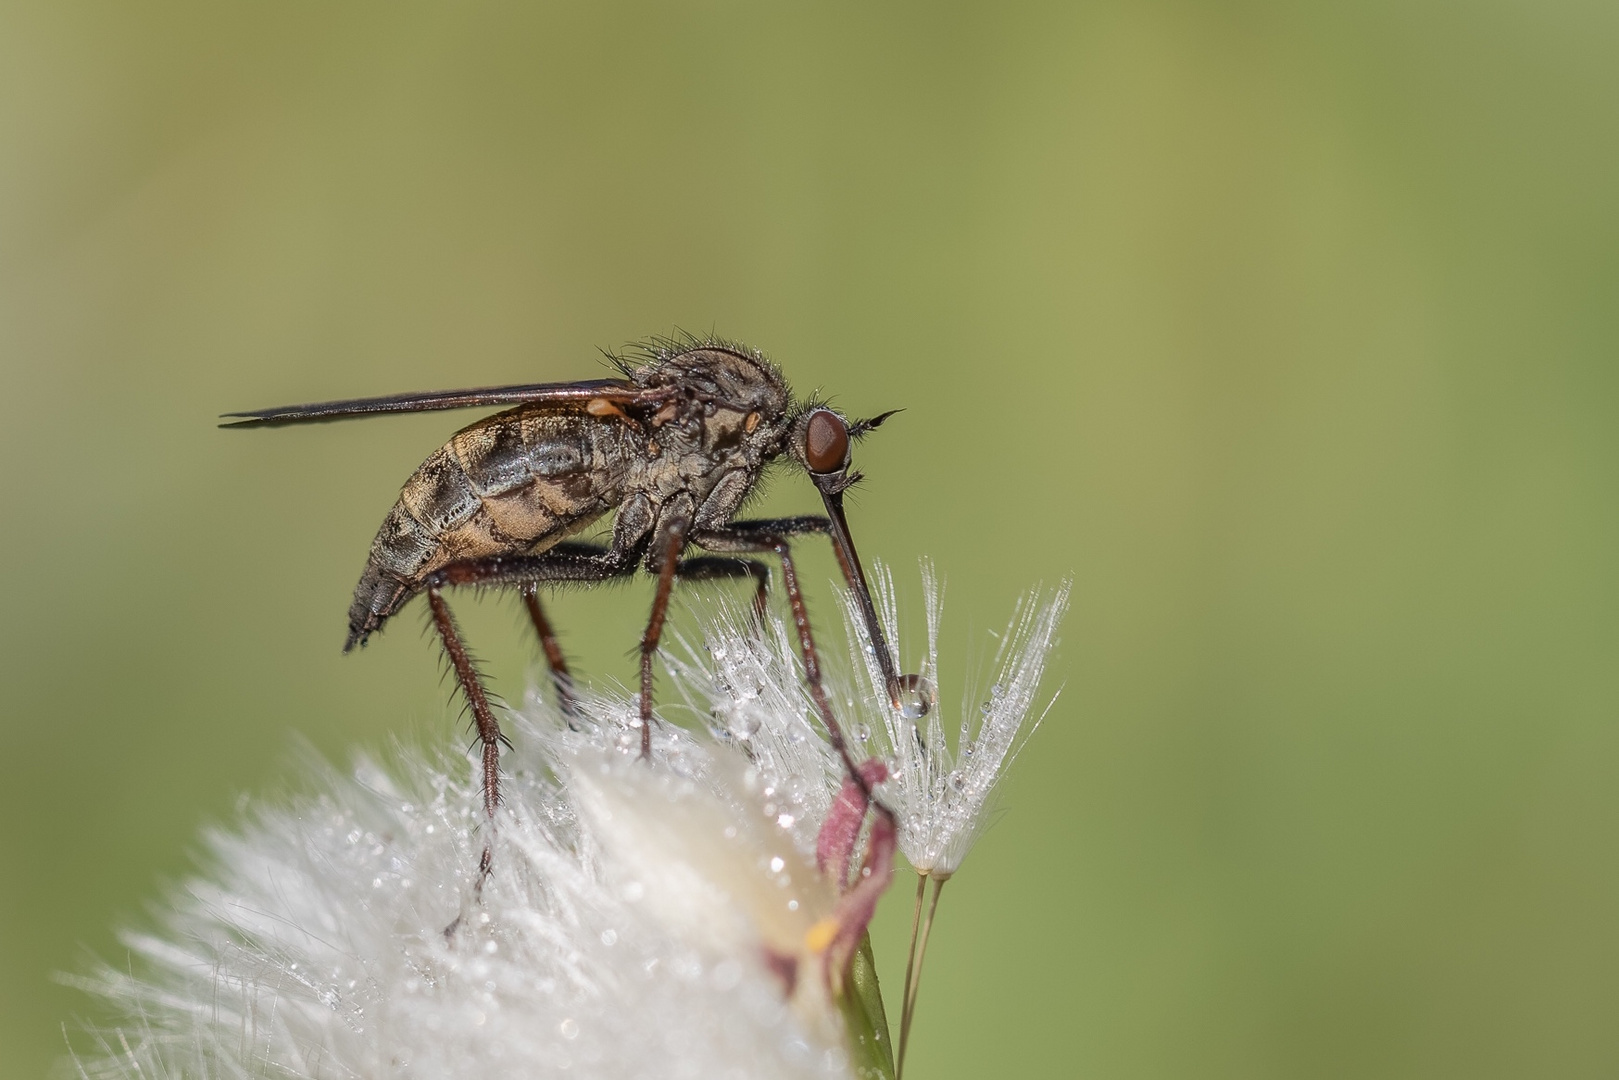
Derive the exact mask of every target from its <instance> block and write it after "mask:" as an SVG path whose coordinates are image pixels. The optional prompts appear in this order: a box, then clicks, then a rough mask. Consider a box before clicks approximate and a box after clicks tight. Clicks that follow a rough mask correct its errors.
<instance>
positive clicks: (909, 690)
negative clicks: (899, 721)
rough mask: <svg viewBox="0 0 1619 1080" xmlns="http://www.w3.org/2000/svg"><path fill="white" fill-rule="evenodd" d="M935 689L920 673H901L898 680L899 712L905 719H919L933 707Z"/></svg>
mask: <svg viewBox="0 0 1619 1080" xmlns="http://www.w3.org/2000/svg"><path fill="white" fill-rule="evenodd" d="M935 696H936V691H935V690H934V689H933V684H932V683H930V682H928V681H927V680H926V679H924V678H923V677H922V676H920V675H902V676H900V680H899V714H900V715H901V716H903V717H904V718H905V719H907V720H920V719H922V717H924V716H926V715H927V714H928V713H929V712H930V711H931V710H932V708H933V701H934V698H935Z"/></svg>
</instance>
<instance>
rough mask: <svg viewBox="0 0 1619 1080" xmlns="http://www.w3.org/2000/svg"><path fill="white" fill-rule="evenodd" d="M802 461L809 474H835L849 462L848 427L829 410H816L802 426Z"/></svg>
mask: <svg viewBox="0 0 1619 1080" xmlns="http://www.w3.org/2000/svg"><path fill="white" fill-rule="evenodd" d="M804 459H805V461H806V462H808V464H809V467H810V472H817V473H829V472H837V471H838V470H839V469H841V468H843V466H844V464H845V463H847V462H848V460H849V427H848V425H847V424H845V423H844V422H843V419H842V418H841V417H839V416H838V414H837V413H835V412H833V411H832V410H831V409H816V410H815V411H814V412H812V413H810V418H809V423H808V424H806V425H804Z"/></svg>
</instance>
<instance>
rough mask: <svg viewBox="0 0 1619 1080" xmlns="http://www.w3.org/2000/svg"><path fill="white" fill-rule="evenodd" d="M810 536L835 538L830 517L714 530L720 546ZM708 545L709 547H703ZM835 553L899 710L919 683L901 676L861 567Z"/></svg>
mask: <svg viewBox="0 0 1619 1080" xmlns="http://www.w3.org/2000/svg"><path fill="white" fill-rule="evenodd" d="M809 533H824V534H826V535H827V536H829V537H830V536H832V535H833V531H832V522H831V519H829V518H824V517H819V516H806V517H791V518H761V519H758V520H754V521H733V522H730V523H729V524H727V525H726V526H724V528H722V529H716V530H714V535H716V536H718V537H721V538H723V539H722V540H721V543H727V542H729V543H733V544H734V543H736V542H744V543H745V542H748V541H750V540H752V541H756V542H764V541H767V540H769V539H771V538H784V537H788V536H803V535H807V534H809ZM704 546H705V547H706V546H708V545H707V544H705V545H704ZM710 550H712V551H733V550H736V551H739V550H744V549H742V548H736V547H713V548H710ZM832 552H833V554H835V555H837V557H838V567H839V569H841V570H842V571H843V580H844V583H845V584H847V585H848V586H849V591H850V592H851V593H853V594H854V598H855V601H856V602H857V603H858V604H859V607H860V618H861V621H862V622H864V623H865V624H866V636H867V637H868V638H869V639H870V641H871V651H872V655H873V656H874V657H875V658H876V660H877V667H878V668H879V669H880V670H881V671H882V673H883V682H884V683H885V684H887V687H888V698H889V701H890V703H891V704H892V705H893V706H894V708H895V709H896V710H898V709H899V708H900V706H901V691H910V692H912V693H913V694H920V691H921V689H922V687H921V684H920V680H919V679H918V677H917V676H915V675H904V676H901V675H900V674H899V669H898V667H897V666H896V661H895V659H894V654H893V651H892V650H890V649H889V647H888V638H887V635H885V634H884V633H883V627H882V623H881V622H880V621H878V619H877V608H876V605H875V604H873V603H872V601H871V590H870V589H869V588H868V587H867V586H866V579H865V576H864V575H863V574H861V573H860V569H859V567H857V566H855V565H853V564H852V563H851V562H850V561H849V556H848V553H847V552H845V551H844V549H843V545H842V544H840V543H838V542H837V541H836V539H834V540H833V543H832ZM916 700H917V701H918V702H921V703H922V704H921V708H922V709H923V711H924V712H925V711H926V709H927V705H926V698H925V697H920V696H918V697H917V698H916Z"/></svg>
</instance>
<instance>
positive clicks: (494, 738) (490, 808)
mask: <svg viewBox="0 0 1619 1080" xmlns="http://www.w3.org/2000/svg"><path fill="white" fill-rule="evenodd" d="M427 604H428V607H429V608H430V609H431V610H432V613H433V626H434V627H435V628H436V629H437V630H438V635H439V640H440V641H442V642H443V643H444V655H445V656H447V657H448V658H449V660H450V668H451V669H452V670H453V671H454V672H455V680H456V682H458V683H459V684H460V685H461V696H462V697H464V698H466V701H467V705H468V706H469V707H470V708H471V709H472V722H473V725H474V726H475V727H476V728H477V731H478V741H479V742H481V743H482V744H483V812H484V815H485V816H486V817H488V818H489V822H490V826H491V827H493V825H494V820H495V808H496V807H497V806H499V805H500V744H501V743H502V742H505V741H506V737H505V736H504V735H502V734H501V732H500V722H499V721H498V720H496V719H495V710H494V709H493V708H492V707H491V705H490V703H489V693H488V691H487V690H485V689H484V685H483V676H482V674H481V673H480V672H479V671H478V665H477V663H476V662H475V661H474V660H473V658H472V654H471V653H470V652H469V651H468V650H467V646H466V643H465V642H464V641H462V640H461V632H460V630H459V629H457V627H456V625H455V616H454V615H452V614H451V613H450V605H449V604H447V603H445V602H444V595H443V593H442V592H441V591H440V589H439V586H437V585H429V586H428V587H427ZM491 842H492V838H486V839H485V840H484V845H483V855H482V856H481V857H480V858H479V860H478V884H477V890H478V891H479V892H482V891H483V881H484V878H486V877H488V876H489V871H490V869H491V867H492V865H493V862H494V851H493V848H492V847H491V846H490V845H491Z"/></svg>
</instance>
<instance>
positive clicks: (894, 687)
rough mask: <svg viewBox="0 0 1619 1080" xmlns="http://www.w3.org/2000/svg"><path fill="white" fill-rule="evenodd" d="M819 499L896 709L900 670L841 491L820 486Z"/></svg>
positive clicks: (839, 559)
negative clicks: (879, 614) (846, 513)
mask: <svg viewBox="0 0 1619 1080" xmlns="http://www.w3.org/2000/svg"><path fill="white" fill-rule="evenodd" d="M821 501H822V502H824V503H825V504H826V516H827V518H828V520H830V521H831V522H832V543H833V544H834V545H836V547H837V549H838V562H839V563H840V564H841V565H842V567H843V576H844V579H845V580H846V581H847V582H848V583H849V589H850V591H851V592H853V593H854V595H855V602H856V603H857V604H858V605H859V607H860V617H861V618H862V619H863V620H864V621H865V624H866V635H867V637H868V638H869V639H870V641H871V649H872V652H873V653H874V654H875V655H876V657H877V666H878V667H879V668H880V669H881V670H882V673H883V683H884V685H886V686H887V688H888V700H889V702H890V703H891V704H892V705H893V706H894V708H895V709H896V710H897V709H898V708H899V707H900V685H901V684H900V677H899V672H898V670H897V669H896V668H895V666H894V654H893V653H892V652H891V651H889V648H888V637H887V635H885V634H884V633H883V626H882V622H881V621H880V620H879V619H878V618H877V605H876V604H874V603H873V602H872V599H871V586H870V585H869V584H868V583H867V581H866V570H865V567H863V566H861V565H860V553H859V552H857V551H856V550H855V546H854V537H853V536H851V535H850V534H849V519H848V518H847V517H846V516H844V513H843V492H841V491H827V490H825V489H822V490H821Z"/></svg>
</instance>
